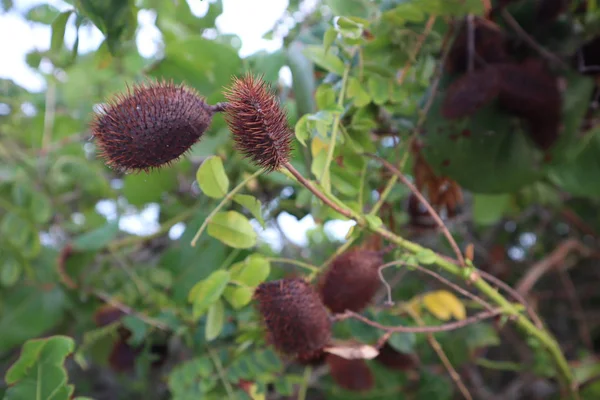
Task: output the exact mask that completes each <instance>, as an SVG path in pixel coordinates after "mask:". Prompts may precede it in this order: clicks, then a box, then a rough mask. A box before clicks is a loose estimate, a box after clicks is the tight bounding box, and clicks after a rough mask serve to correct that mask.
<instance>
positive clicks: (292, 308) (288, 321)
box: [254, 278, 331, 355]
mask: <svg viewBox="0 0 600 400" xmlns="http://www.w3.org/2000/svg"><path fill="white" fill-rule="evenodd" d="M254 298H255V299H256V300H257V303H258V311H259V312H260V314H261V316H262V319H263V322H264V324H265V326H266V329H267V339H268V341H269V342H270V343H271V344H273V346H274V347H275V348H276V349H277V350H279V351H281V352H282V353H284V354H288V355H308V354H311V353H314V352H317V351H318V350H320V349H322V348H323V347H325V346H326V345H327V344H328V342H329V339H330V338H331V321H330V319H329V315H328V314H327V309H326V308H325V306H324V305H323V303H322V302H321V299H319V295H318V294H317V292H316V291H315V290H314V289H313V288H312V286H310V285H309V284H308V283H307V282H306V281H304V280H303V279H299V278H293V279H280V280H277V281H271V282H265V283H262V284H260V285H259V286H258V287H257V288H256V290H255V292H254Z"/></svg>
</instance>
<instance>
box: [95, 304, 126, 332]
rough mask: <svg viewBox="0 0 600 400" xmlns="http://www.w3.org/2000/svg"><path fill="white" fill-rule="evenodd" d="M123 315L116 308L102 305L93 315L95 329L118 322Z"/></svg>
mask: <svg viewBox="0 0 600 400" xmlns="http://www.w3.org/2000/svg"><path fill="white" fill-rule="evenodd" d="M124 315H125V313H124V312H123V311H121V310H119V309H118V308H116V307H114V306H112V305H110V304H103V305H102V306H100V307H98V309H97V310H96V312H95V313H94V322H95V323H96V326H97V327H103V326H106V325H110V324H112V323H113V322H117V321H119V320H120V319H121V318H122V317H123V316H124Z"/></svg>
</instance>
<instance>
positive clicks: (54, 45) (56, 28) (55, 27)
mask: <svg viewBox="0 0 600 400" xmlns="http://www.w3.org/2000/svg"><path fill="white" fill-rule="evenodd" d="M71 13H73V11H72V10H70V11H65V12H62V13H60V14H59V15H58V17H56V18H55V19H54V21H53V22H52V38H51V39H50V51H52V52H53V53H58V52H59V51H60V50H61V49H62V46H63V43H64V40H65V28H66V27H67V21H69V17H70V16H71Z"/></svg>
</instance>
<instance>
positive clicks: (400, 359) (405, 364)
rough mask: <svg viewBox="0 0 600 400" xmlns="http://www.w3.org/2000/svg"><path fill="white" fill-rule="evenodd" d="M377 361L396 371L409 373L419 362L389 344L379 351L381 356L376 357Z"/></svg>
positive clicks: (412, 356)
mask: <svg viewBox="0 0 600 400" xmlns="http://www.w3.org/2000/svg"><path fill="white" fill-rule="evenodd" d="M375 361H377V362H378V363H380V364H381V365H384V366H385V367H387V368H389V369H393V370H396V371H408V370H411V369H413V368H415V367H416V366H417V360H416V358H415V356H414V355H412V354H406V353H401V352H399V351H397V350H396V349H394V348H393V347H392V346H390V345H389V344H388V343H387V342H386V343H385V344H384V345H383V346H382V347H381V349H379V354H378V355H377V357H375Z"/></svg>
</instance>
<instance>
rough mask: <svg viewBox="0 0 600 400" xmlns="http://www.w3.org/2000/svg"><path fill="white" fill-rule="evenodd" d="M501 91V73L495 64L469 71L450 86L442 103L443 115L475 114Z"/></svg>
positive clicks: (456, 116) (461, 115)
mask: <svg viewBox="0 0 600 400" xmlns="http://www.w3.org/2000/svg"><path fill="white" fill-rule="evenodd" d="M499 92H500V80H499V73H498V69H497V68H496V66H495V65H490V66H488V67H486V68H484V69H481V70H476V71H471V72H468V73H466V74H465V75H463V76H461V77H460V78H458V79H457V80H455V81H454V82H453V83H452V84H451V85H450V86H449V87H448V90H447V91H446V96H445V97H444V102H443V104H442V115H443V116H444V118H447V119H457V118H463V117H467V116H469V115H473V114H474V113H475V112H477V110H479V109H480V108H481V107H483V106H485V105H487V104H489V103H490V102H491V101H492V100H494V99H495V98H496V96H498V93H499Z"/></svg>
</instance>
